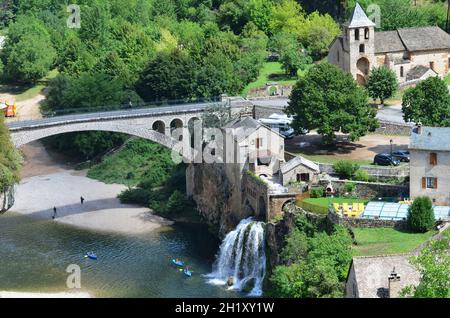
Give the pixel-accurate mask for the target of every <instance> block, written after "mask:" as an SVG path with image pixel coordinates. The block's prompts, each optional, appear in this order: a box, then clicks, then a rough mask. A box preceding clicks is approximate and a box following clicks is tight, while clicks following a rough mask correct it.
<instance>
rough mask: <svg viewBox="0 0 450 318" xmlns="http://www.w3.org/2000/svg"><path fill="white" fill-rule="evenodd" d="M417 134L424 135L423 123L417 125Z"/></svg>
mask: <svg viewBox="0 0 450 318" xmlns="http://www.w3.org/2000/svg"><path fill="white" fill-rule="evenodd" d="M416 131H417V134H418V135H422V123H421V122H420V121H419V122H418V123H417V130H416Z"/></svg>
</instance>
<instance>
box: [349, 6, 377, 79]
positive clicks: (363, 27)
mask: <svg viewBox="0 0 450 318" xmlns="http://www.w3.org/2000/svg"><path fill="white" fill-rule="evenodd" d="M375 26H376V24H375V23H374V22H372V21H371V20H370V19H369V18H368V17H367V15H366V13H365V12H364V10H363V9H362V8H361V6H360V5H359V3H356V6H355V8H354V9H353V12H352V15H351V17H350V19H349V20H348V21H347V22H346V23H345V24H344V39H343V46H344V51H346V52H348V54H349V61H348V62H349V65H348V68H349V69H348V70H347V71H348V72H349V73H351V74H352V75H353V77H354V78H355V80H356V81H357V82H358V83H359V84H361V85H365V84H366V81H367V76H368V75H369V71H370V70H371V69H372V67H373V66H374V65H375V63H376V60H375Z"/></svg>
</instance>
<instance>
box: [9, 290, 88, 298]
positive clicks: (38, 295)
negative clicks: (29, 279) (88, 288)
mask: <svg viewBox="0 0 450 318" xmlns="http://www.w3.org/2000/svg"><path fill="white" fill-rule="evenodd" d="M0 298H91V295H89V294H88V293H82V292H74V293H26V292H6V291H0Z"/></svg>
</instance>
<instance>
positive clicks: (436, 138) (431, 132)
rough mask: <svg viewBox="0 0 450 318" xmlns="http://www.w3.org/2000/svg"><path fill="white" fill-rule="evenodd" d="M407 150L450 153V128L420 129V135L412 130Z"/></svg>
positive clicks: (415, 130)
mask: <svg viewBox="0 0 450 318" xmlns="http://www.w3.org/2000/svg"><path fill="white" fill-rule="evenodd" d="M409 149H416V150H432V151H450V127H422V132H421V133H420V134H419V133H418V129H417V128H414V129H413V131H412V133H411V137H410V142H409Z"/></svg>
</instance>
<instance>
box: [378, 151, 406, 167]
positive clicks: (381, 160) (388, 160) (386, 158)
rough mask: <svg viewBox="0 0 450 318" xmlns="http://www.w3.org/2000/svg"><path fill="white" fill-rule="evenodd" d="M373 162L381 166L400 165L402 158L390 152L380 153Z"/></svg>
mask: <svg viewBox="0 0 450 318" xmlns="http://www.w3.org/2000/svg"><path fill="white" fill-rule="evenodd" d="M373 163H374V164H375V165H381V166H398V165H399V164H400V160H398V159H397V158H396V157H394V156H391V155H390V154H387V153H380V154H378V155H376V156H375V158H374V159H373Z"/></svg>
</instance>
